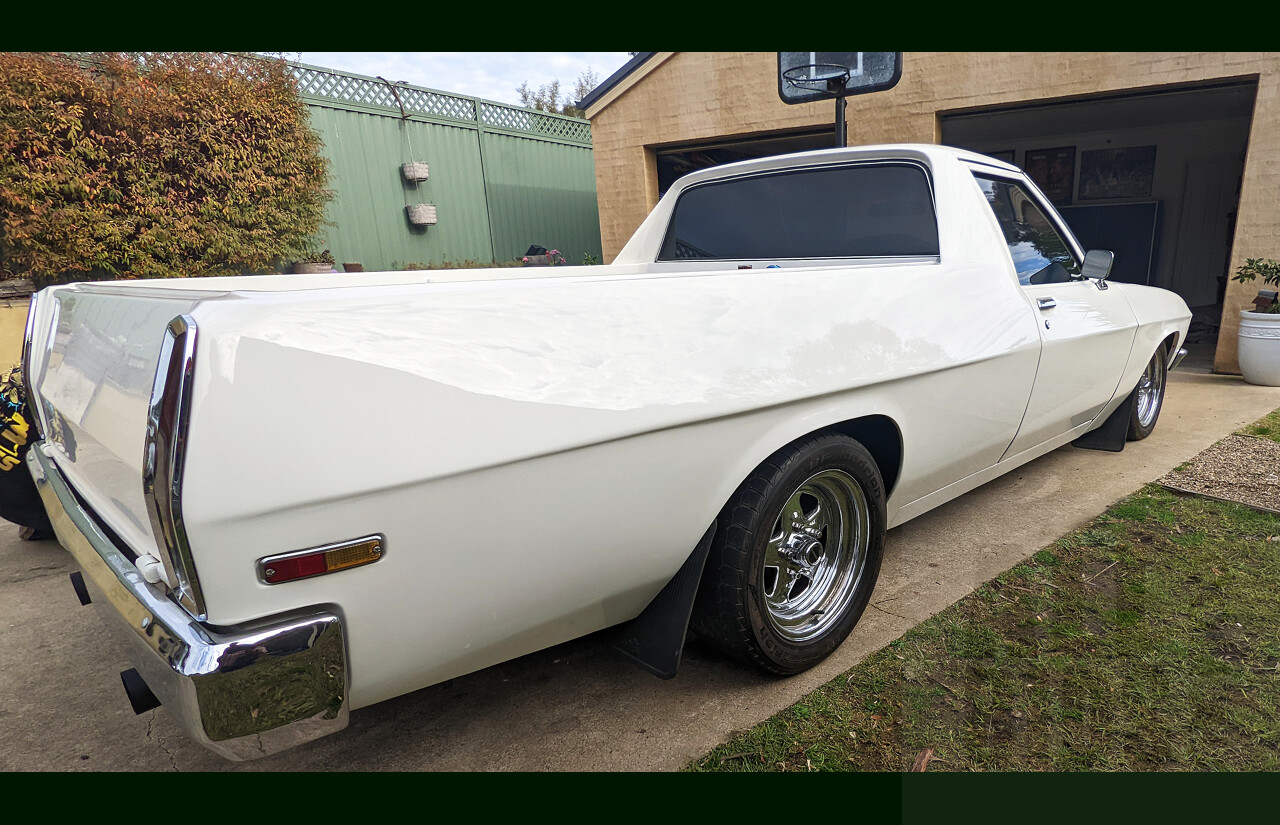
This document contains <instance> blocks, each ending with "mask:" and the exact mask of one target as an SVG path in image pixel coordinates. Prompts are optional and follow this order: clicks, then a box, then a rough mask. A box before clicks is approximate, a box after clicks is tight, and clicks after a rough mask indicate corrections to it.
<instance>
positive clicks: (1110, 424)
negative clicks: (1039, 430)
mask: <svg viewBox="0 0 1280 825" xmlns="http://www.w3.org/2000/svg"><path fill="white" fill-rule="evenodd" d="M1134 392H1137V390H1136V389H1135V390H1134ZM1132 410H1133V393H1130V394H1129V397H1128V398H1126V399H1125V400H1124V403H1123V404H1121V405H1120V406H1118V407H1116V409H1115V412H1113V413H1111V415H1109V416H1107V420H1106V421H1103V422H1102V426H1101V427H1098V428H1097V429H1096V430H1090V431H1089V432H1087V433H1085V434H1084V435H1082V436H1080V437H1079V438H1077V439H1076V440H1075V441H1072V442H1071V445H1072V446H1073V447H1083V448H1084V449H1086V450H1106V451H1107V452H1109V453H1118V452H1120V451H1121V450H1123V449H1124V445H1125V443H1126V442H1128V440H1129V416H1130V415H1131V414H1132V412H1131V411H1132Z"/></svg>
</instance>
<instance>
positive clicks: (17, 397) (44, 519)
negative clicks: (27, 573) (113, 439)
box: [0, 367, 53, 537]
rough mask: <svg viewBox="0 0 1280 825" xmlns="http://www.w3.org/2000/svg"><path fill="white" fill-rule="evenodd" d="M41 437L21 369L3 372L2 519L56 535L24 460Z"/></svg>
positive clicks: (0, 437)
mask: <svg viewBox="0 0 1280 825" xmlns="http://www.w3.org/2000/svg"><path fill="white" fill-rule="evenodd" d="M38 437H39V436H38V435H37V434H36V428H35V416H34V415H32V414H31V411H30V410H29V409H28V407H27V398H26V391H25V390H24V389H23V386H22V369H21V368H20V367H13V368H12V369H9V370H6V371H5V372H4V373H3V374H0V518H3V519H5V520H7V521H12V522H13V523H14V524H18V525H21V526H22V527H27V528H30V530H31V531H33V533H34V534H38V536H39V537H44V535H45V534H47V535H49V536H51V535H53V526H52V525H50V524H49V516H48V515H47V514H46V513H45V511H44V502H42V501H41V500H40V494H39V493H38V492H36V483H35V481H33V480H32V478H31V473H29V472H28V471H27V467H26V462H25V461H24V457H25V456H26V454H27V450H28V449H29V448H30V447H31V443H32V442H33V441H35V440H36V439H37V438H38Z"/></svg>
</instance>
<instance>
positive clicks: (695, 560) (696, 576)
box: [609, 521, 716, 679]
mask: <svg viewBox="0 0 1280 825" xmlns="http://www.w3.org/2000/svg"><path fill="white" fill-rule="evenodd" d="M715 534H716V523H715V522H714V521H713V522H711V526H710V527H709V528H707V532H706V533H705V534H703V536H702V540H701V541H699V542H698V546H697V547H695V548H694V550H693V553H692V554H690V556H689V558H687V559H685V562H684V564H682V565H681V566H680V569H679V570H678V571H677V572H676V575H675V577H674V578H672V579H671V581H669V582H667V586H666V587H664V588H662V590H660V591H659V592H658V595H656V596H654V597H653V601H651V602H649V606H648V607H646V608H645V609H644V612H643V613H641V614H640V615H639V616H636V617H635V618H634V619H632V620H631V621H629V622H627V623H626V624H623V625H619V626H618V627H617V628H616V629H615V630H614V631H613V632H612V634H610V637H609V644H610V645H612V646H613V647H614V649H616V650H617V651H618V652H619V653H621V654H622V655H623V656H626V657H627V658H628V659H630V660H631V661H632V662H634V663H636V664H637V665H639V666H640V667H642V668H644V669H645V670H647V671H649V672H650V673H652V674H653V675H654V676H658V677H660V678H662V679H671V678H673V677H674V676H675V675H676V671H677V670H679V668H680V656H681V654H682V653H684V638H685V634H686V633H687V632H688V630H689V616H690V615H692V613H693V598H694V596H696V595H697V594H698V581H699V580H700V579H701V578H702V568H703V566H705V565H706V563H707V554H708V553H710V552H711V538H712V537H713V536H714V535H715Z"/></svg>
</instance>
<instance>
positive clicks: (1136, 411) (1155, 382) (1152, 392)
mask: <svg viewBox="0 0 1280 825" xmlns="http://www.w3.org/2000/svg"><path fill="white" fill-rule="evenodd" d="M1167 378H1168V367H1167V366H1166V365H1165V362H1164V347H1160V348H1159V349H1157V350H1156V354H1155V355H1153V356H1151V360H1150V361H1149V362H1147V368H1146V369H1144V370H1143V371H1142V377H1141V378H1139V379H1138V386H1136V387H1134V389H1133V395H1132V400H1131V401H1130V402H1129V403H1130V405H1131V411H1130V413H1129V440H1130V441H1141V440H1142V439H1144V438H1146V437H1147V436H1149V435H1151V431H1152V430H1154V429H1155V428H1156V419H1158V418H1159V417H1160V408H1161V407H1162V406H1164V385H1165V381H1166V379H1167Z"/></svg>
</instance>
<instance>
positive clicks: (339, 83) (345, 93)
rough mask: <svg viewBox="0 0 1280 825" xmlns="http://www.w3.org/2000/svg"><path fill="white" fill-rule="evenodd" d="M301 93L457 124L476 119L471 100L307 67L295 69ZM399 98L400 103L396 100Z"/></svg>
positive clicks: (473, 102)
mask: <svg viewBox="0 0 1280 825" xmlns="http://www.w3.org/2000/svg"><path fill="white" fill-rule="evenodd" d="M292 68H293V74H294V77H295V78H297V81H298V91H299V92H300V93H301V94H304V95H307V96H309V97H323V98H327V99H329V100H334V101H337V102H339V103H360V104H364V105H366V106H381V107H384V108H387V109H392V110H394V111H397V112H398V111H400V106H401V105H403V106H404V110H405V111H406V112H413V113H414V114H421V115H431V116H434V117H449V118H454V119H457V120H472V121H474V120H475V119H476V102H475V101H474V100H473V99H471V98H467V97H457V96H455V95H446V94H441V93H440V92H433V91H430V90H428V89H419V88H416V87H414V86H404V85H401V84H396V86H395V90H394V91H393V90H392V87H391V86H388V85H387V84H386V83H383V82H382V81H380V80H369V79H368V78H363V77H351V76H350V75H344V74H336V73H334V72H326V71H322V70H319V69H313V68H310V67H307V66H293V67H292ZM397 95H399V98H400V99H399V101H398V102H397V100H396V96H397Z"/></svg>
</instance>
